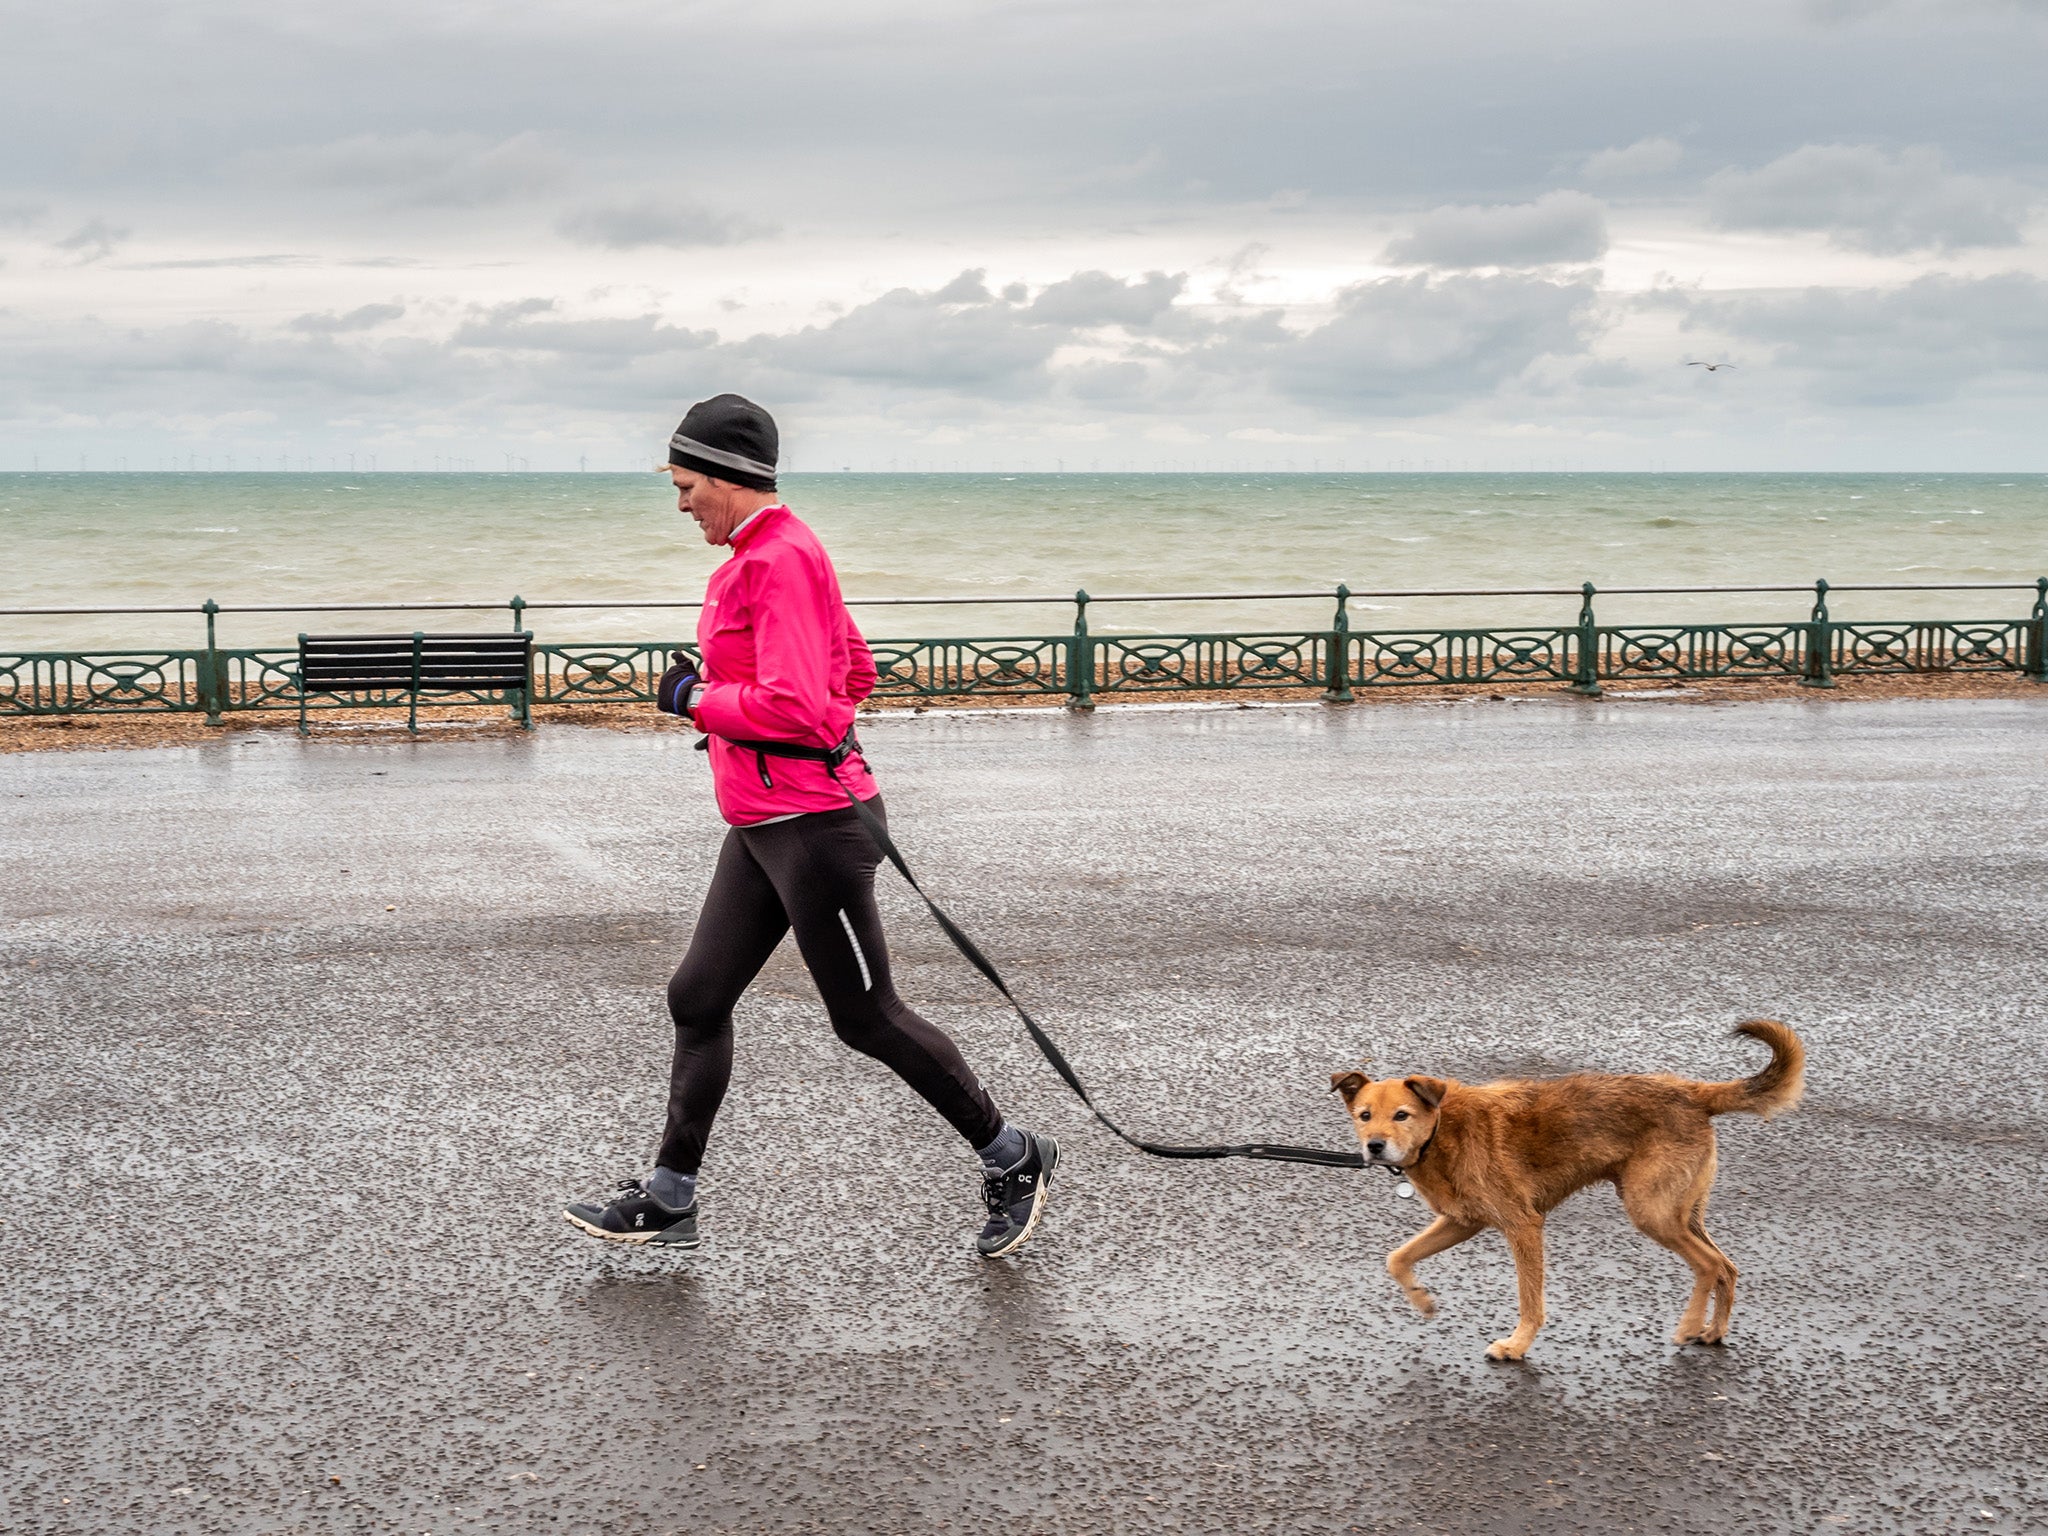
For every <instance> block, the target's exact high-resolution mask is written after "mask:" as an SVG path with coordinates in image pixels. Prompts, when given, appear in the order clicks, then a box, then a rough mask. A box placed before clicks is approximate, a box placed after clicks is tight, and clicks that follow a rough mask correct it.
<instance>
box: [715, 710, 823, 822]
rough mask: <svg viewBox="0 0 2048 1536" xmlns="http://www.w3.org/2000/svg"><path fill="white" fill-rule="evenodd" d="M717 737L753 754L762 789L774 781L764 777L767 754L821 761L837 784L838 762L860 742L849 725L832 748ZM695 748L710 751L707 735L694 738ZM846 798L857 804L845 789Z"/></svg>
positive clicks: (767, 787)
mask: <svg viewBox="0 0 2048 1536" xmlns="http://www.w3.org/2000/svg"><path fill="white" fill-rule="evenodd" d="M718 739H719V740H720V741H723V742H727V743H729V744H731V745H732V746H735V747H740V748H743V749H744V750H746V751H748V752H751V753H753V754H754V771H755V772H756V773H758V774H760V775H761V787H762V788H763V789H773V788H774V787H775V781H774V780H773V779H771V778H769V777H768V759H769V758H771V757H793V758H796V759H797V760H798V761H800V762H806V763H823V764H824V765H825V771H826V772H827V773H829V774H831V775H832V782H833V783H835V784H839V765H840V764H841V763H843V762H845V761H846V760H847V759H848V758H849V757H851V756H853V754H854V753H856V752H858V751H859V750H860V743H859V741H857V740H855V739H854V734H853V727H852V726H850V725H849V726H848V727H847V728H846V734H845V735H844V736H842V737H840V738H839V745H838V746H836V747H807V746H805V745H804V744H803V743H802V742H797V741H742V740H740V739H739V738H738V737H734V736H721V737H719V738H718ZM697 750H698V751H699V752H708V751H710V750H711V738H710V737H709V736H700V737H698V738H697ZM839 787H840V788H841V789H846V786H845V785H844V784H840V785H839ZM846 798H847V799H849V800H853V803H854V804H855V805H858V804H860V801H859V800H857V799H854V795H853V792H852V791H851V790H847V795H846Z"/></svg>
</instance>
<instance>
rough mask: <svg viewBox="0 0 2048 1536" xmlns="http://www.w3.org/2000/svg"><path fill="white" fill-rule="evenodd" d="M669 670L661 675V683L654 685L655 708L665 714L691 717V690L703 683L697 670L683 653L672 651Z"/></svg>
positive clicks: (685, 717) (669, 654)
mask: <svg viewBox="0 0 2048 1536" xmlns="http://www.w3.org/2000/svg"><path fill="white" fill-rule="evenodd" d="M668 657H669V669H668V670H667V671H666V672H664V673H662V674H661V681H660V682H658V683H656V684H655V685H654V707H655V708H656V709H659V710H661V711H662V712H664V713H665V714H671V715H681V716H682V717H683V718H684V719H685V720H687V719H688V718H689V717H690V690H691V689H692V688H694V687H696V686H697V684H698V683H699V682H700V681H702V679H700V678H699V677H698V676H697V669H696V668H695V667H694V666H692V665H691V664H690V658H689V657H687V656H685V655H684V654H683V653H682V652H681V651H670V652H669V653H668Z"/></svg>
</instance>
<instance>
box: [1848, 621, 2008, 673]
mask: <svg viewBox="0 0 2048 1536" xmlns="http://www.w3.org/2000/svg"><path fill="white" fill-rule="evenodd" d="M1830 627H1831V628H1832V629H1833V631H1834V634H1833V640H1834V669H1835V671H1836V672H1838V673H1842V672H2020V671H2024V670H2026V669H2027V663H2028V659H2029V657H2028V651H2029V647H2030V644H2032V643H2034V642H2035V641H2036V640H2037V638H2038V637H2037V636H2036V635H2035V634H2034V633H2032V631H2034V630H2035V628H2036V626H2034V625H2032V624H2029V623H2028V622H2027V621H2026V620H2024V619H2013V620H2009V621H2001V620H1994V621H1992V622H1990V623H1983V624H1972V623H1967V622H1963V623H1936V622H1929V623H1911V624H1835V625H1832V626H1830Z"/></svg>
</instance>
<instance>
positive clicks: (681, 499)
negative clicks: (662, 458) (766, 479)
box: [668, 464, 759, 544]
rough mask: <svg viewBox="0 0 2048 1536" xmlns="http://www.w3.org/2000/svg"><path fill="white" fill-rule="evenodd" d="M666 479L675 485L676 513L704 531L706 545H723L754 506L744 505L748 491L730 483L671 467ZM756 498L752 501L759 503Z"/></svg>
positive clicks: (679, 466) (747, 503)
mask: <svg viewBox="0 0 2048 1536" xmlns="http://www.w3.org/2000/svg"><path fill="white" fill-rule="evenodd" d="M668 477H669V479H670V480H672V481H673V482H675V488H676V510H677V511H679V512H687V513H688V514H689V515H690V516H691V517H692V518H693V519H695V521H696V524H697V526H698V527H699V528H701V529H703V530H704V542H705V543H706V544H723V543H724V542H725V541H726V540H727V539H729V538H731V537H732V531H733V529H735V528H737V527H739V525H740V524H741V523H743V522H745V521H746V518H747V514H748V513H749V512H752V511H753V510H754V506H753V505H752V504H750V503H749V502H748V501H747V499H746V498H747V495H748V492H747V489H746V487H744V486H739V485H733V484H731V483H730V482H729V481H725V480H714V479H712V478H711V477H710V476H709V475H700V474H698V473H697V472H696V471H695V470H694V469H684V468H683V467H682V466H681V465H677V464H671V465H670V466H669V470H668ZM758 500H759V498H758V497H755V498H754V501H756V502H758Z"/></svg>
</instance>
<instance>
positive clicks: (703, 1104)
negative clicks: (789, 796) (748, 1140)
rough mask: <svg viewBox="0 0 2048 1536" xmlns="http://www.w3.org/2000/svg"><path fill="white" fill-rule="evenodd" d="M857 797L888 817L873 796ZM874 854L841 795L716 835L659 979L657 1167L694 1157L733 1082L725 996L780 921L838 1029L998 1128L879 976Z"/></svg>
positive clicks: (975, 1138) (946, 1103) (945, 1101)
mask: <svg viewBox="0 0 2048 1536" xmlns="http://www.w3.org/2000/svg"><path fill="white" fill-rule="evenodd" d="M868 806H869V807H870V808H871V809H872V810H873V811H874V812H875V814H876V815H877V816H879V817H881V818H882V819H883V820H884V821H885V822H886V820H887V819H888V813H887V812H886V811H884V810H883V809H882V801H881V797H880V796H876V797H875V798H874V799H872V800H870V801H868ZM880 859H881V853H880V851H879V850H878V849H877V848H876V847H875V844H874V840H873V839H872V838H870V837H869V836H868V834H867V829H866V828H864V827H863V826H862V825H861V824H860V818H859V816H858V815H856V814H855V812H854V809H853V807H852V806H848V807H846V809H844V810H840V811H819V812H816V813H815V814H812V815H808V816H794V817H791V818H790V819H789V820H787V821H772V822H769V823H767V824H766V825H764V826H758V827H734V828H733V829H732V830H731V831H729V832H728V833H726V835H725V846H724V847H723V848H721V849H720V850H719V853H718V869H717V872H716V873H715V874H713V875H712V877H711V889H710V890H709V891H708V892H707V893H706V894H705V897H704V910H703V911H702V912H701V913H699V914H698V917H697V931H696V932H695V933H694V934H692V935H691V936H690V949H689V953H688V954H686V955H684V956H683V963H682V964H681V965H680V966H678V967H677V968H676V973H675V975H674V976H673V977H672V978H671V979H670V980H669V984H668V1011H669V1014H670V1016H671V1017H672V1018H674V1020H675V1021H676V1054H675V1065H674V1067H673V1068H672V1069H671V1071H670V1074H669V1090H668V1129H667V1130H666V1131H665V1132H663V1134H662V1138H661V1152H660V1154H659V1155H658V1156H657V1157H656V1159H655V1161H656V1162H658V1163H660V1164H661V1166H662V1167H664V1168H673V1169H675V1170H676V1171H677V1172H678V1173H695V1172H696V1171H697V1165H698V1164H699V1163H700V1162H701V1161H702V1160H703V1157H704V1141H705V1138H706V1137H707V1136H709V1135H710V1133H711V1120H712V1117H713V1116H714V1115H716V1114H717V1113H718V1106H719V1104H720V1102H721V1101H722V1100H723V1099H724V1098H725V1089H726V1084H727V1083H729V1082H730V1081H731V1080H732V1010H733V1005H734V1004H735V1003H737V1002H738V1001H739V1000H740V994H741V993H742V992H744V991H746V989H747V985H748V983H750V982H752V981H753V979H754V977H755V976H757V975H759V974H760V970H761V967H762V966H764V965H766V964H767V963H768V957H769V956H770V955H771V954H773V953H774V952H775V946H776V945H777V944H779V943H781V942H782V936H783V935H784V934H785V933H787V932H789V931H790V929H791V928H795V930H796V944H797V949H798V951H799V952H801V953H802V955H803V957H804V964H805V965H806V966H808V967H810V972H811V978H812V980H814V981H816V982H817V984H818V992H819V994H820V995H821V996H822V997H823V998H824V999H825V1011H826V1012H827V1013H828V1014H829V1015H831V1019H832V1028H833V1030H834V1032H835V1033H837V1034H838V1036H839V1038H840V1039H841V1040H844V1041H845V1042H846V1043H847V1044H848V1045H850V1046H852V1047H853V1048H854V1049H855V1050H856V1051H861V1052H864V1053H865V1054H867V1055H869V1056H872V1057H874V1058H875V1059H876V1060H877V1061H879V1062H881V1063H882V1064H883V1065H884V1066H886V1067H888V1068H889V1069H890V1070H891V1071H893V1072H894V1073H895V1074H896V1075H897V1076H898V1077H900V1078H902V1079H903V1080H904V1081H905V1082H906V1083H908V1084H910V1086H911V1087H912V1088H915V1089H916V1090H917V1091H918V1092H919V1093H920V1094H922V1095H924V1098H925V1100H926V1102H928V1103H929V1104H930V1105H931V1106H932V1108H934V1109H936V1110H937V1111H938V1112H939V1113H940V1114H942V1115H944V1116H945V1117H946V1119H947V1120H948V1121H950V1122H951V1123H952V1126H953V1129H954V1130H956V1131H958V1132H959V1133H960V1134H961V1135H962V1136H964V1137H966V1138H967V1140H968V1142H969V1143H970V1144H971V1145H973V1146H976V1147H984V1146H987V1145H988V1144H989V1143H990V1142H991V1141H994V1140H995V1139H996V1137H997V1135H998V1134H1000V1133H1001V1131H1002V1128H1003V1117H1002V1115H1001V1114H999V1113H998V1112H997V1110H996V1106H995V1103H994V1101H992V1100H991V1099H990V1098H989V1096H988V1091H987V1090H986V1089H984V1088H983V1087H982V1086H981V1084H980V1082H978V1081H977V1080H976V1078H975V1076H974V1073H973V1071H972V1069H970V1068H969V1067H968V1065H967V1062H966V1061H965V1059H964V1058H962V1056H961V1055H960V1049H959V1047H958V1046H956V1045H954V1044H953V1042H952V1041H951V1040H950V1039H948V1038H947V1036H946V1034H945V1033H944V1032H943V1031H942V1030H940V1029H938V1028H937V1027H936V1026H935V1025H933V1024H931V1023H929V1022H927V1021H926V1020H924V1019H921V1018H919V1017H918V1016H917V1015H916V1014H915V1013H913V1012H911V1011H910V1008H909V1006H908V1005H907V1004H905V1003H904V1001H903V999H902V998H900V997H898V996H897V995H896V988H895V987H894V985H892V984H891V982H890V980H889V951H888V948H887V946H886V945H885V944H884V943H883V941H882V917H881V913H880V912H879V910H877V908H876V906H875V865H876V864H877V863H878V862H879V861H880Z"/></svg>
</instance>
